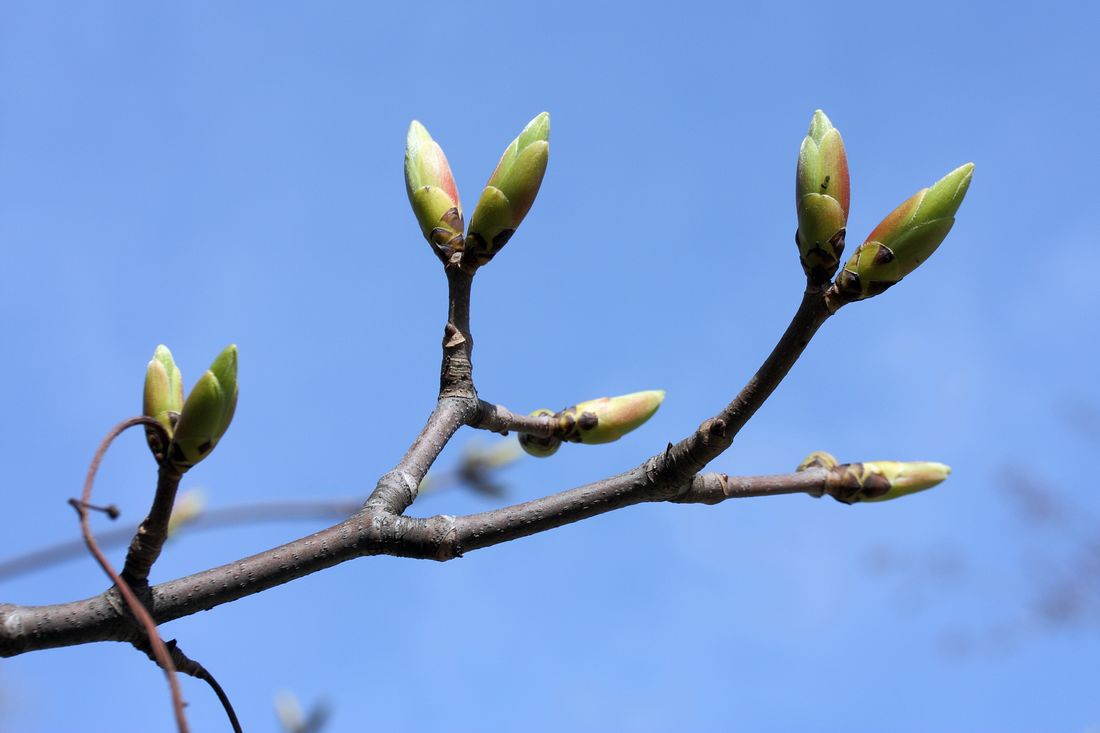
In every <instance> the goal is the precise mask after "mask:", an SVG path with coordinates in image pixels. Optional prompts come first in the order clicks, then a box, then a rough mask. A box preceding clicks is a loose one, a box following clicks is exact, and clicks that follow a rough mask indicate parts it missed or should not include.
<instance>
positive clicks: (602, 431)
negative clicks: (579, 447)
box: [560, 389, 665, 444]
mask: <svg viewBox="0 0 1100 733" xmlns="http://www.w3.org/2000/svg"><path fill="white" fill-rule="evenodd" d="M664 399H665V391H664V390H663V389H651V390H646V391H644V392H634V393H632V394H626V395H620V396H619V397H601V398H599V399H596V400H589V401H587V402H581V403H580V404H577V405H574V406H573V407H569V408H566V409H565V410H563V411H562V412H561V413H560V414H561V415H562V417H563V420H564V421H565V423H566V425H567V429H566V434H565V436H564V438H565V440H568V441H570V442H575V443H587V444H598V443H611V442H613V441H616V440H618V439H619V438H621V437H623V436H624V435H626V434H627V433H629V432H630V431H632V430H634V429H636V428H638V427H640V426H641V425H642V424H644V423H645V422H646V421H647V420H649V418H651V417H653V414H654V413H655V412H657V408H658V407H660V406H661V403H662V402H663V401H664Z"/></svg>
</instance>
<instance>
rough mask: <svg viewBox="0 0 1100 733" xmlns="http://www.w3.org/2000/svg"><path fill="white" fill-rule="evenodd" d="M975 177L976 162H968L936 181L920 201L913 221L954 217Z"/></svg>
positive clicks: (921, 221)
mask: <svg viewBox="0 0 1100 733" xmlns="http://www.w3.org/2000/svg"><path fill="white" fill-rule="evenodd" d="M973 177H974V164H973V163H967V164H965V165H960V166H959V167H958V168H956V169H955V170H953V171H951V172H950V173H948V174H947V175H946V176H944V177H943V178H941V179H940V180H938V181H936V182H935V183H934V184H932V187H931V188H929V189H928V192H927V193H926V194H925V196H924V199H923V200H922V201H921V202H920V207H919V208H918V209H917V211H916V213H915V214H914V215H913V222H914V223H915V224H923V223H925V222H929V221H933V220H935V219H946V218H949V217H954V216H955V214H956V213H957V212H958V210H959V207H960V206H962V202H963V199H964V198H965V197H966V192H967V191H968V190H969V189H970V179H971V178H973Z"/></svg>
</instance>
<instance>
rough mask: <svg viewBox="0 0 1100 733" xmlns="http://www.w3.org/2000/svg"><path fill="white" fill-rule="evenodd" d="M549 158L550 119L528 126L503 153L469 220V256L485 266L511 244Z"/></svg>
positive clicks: (542, 116) (538, 119) (543, 117)
mask: <svg viewBox="0 0 1100 733" xmlns="http://www.w3.org/2000/svg"><path fill="white" fill-rule="evenodd" d="M549 155H550V115H549V114H547V113H546V112H543V113H542V114H540V115H539V116H538V117H536V118H535V119H533V120H531V121H530V122H529V123H527V126H526V127H525V128H523V132H521V133H520V134H519V137H517V138H516V139H515V140H513V141H512V142H511V144H510V145H509V146H508V147H507V148H506V149H505V150H504V155H502V156H501V158H500V162H499V163H497V167H496V169H495V170H494V171H493V174H492V175H491V176H489V182H488V183H487V184H485V190H484V191H482V193H481V198H480V199H479V200H478V202H477V206H476V207H475V208H474V213H473V216H471V217H470V231H469V233H468V234H467V236H466V253H467V256H469V257H472V258H473V259H474V261H475V263H476V264H478V265H484V264H485V263H486V262H488V261H489V260H491V259H492V258H493V255H495V254H496V253H497V252H499V251H500V249H501V248H502V247H503V246H504V245H505V244H507V243H508V240H509V239H510V238H511V237H512V234H514V233H515V231H516V228H517V227H518V226H519V225H520V222H521V221H523V217H525V216H526V215H527V212H528V211H529V210H530V209H531V204H533V203H534V202H535V195H536V194H538V191H539V186H540V185H541V184H542V177H543V175H544V174H545V173H546V161H547V160H548V159H549Z"/></svg>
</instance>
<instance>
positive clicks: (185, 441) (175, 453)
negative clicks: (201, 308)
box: [168, 344, 237, 471]
mask: <svg viewBox="0 0 1100 733" xmlns="http://www.w3.org/2000/svg"><path fill="white" fill-rule="evenodd" d="M236 409H237V347H236V345H232V344H231V345H230V346H227V347H226V348H225V350H224V351H222V353H221V354H219V355H218V358H216V359H215V360H214V363H213V364H211V365H210V369H208V370H207V371H206V373H205V374H203V375H202V377H200V378H199V381H198V382H197V383H196V384H195V386H194V388H193V389H192V390H191V393H190V394H189V395H187V401H186V402H184V403H183V410H182V411H181V412H180V418H179V421H178V422H177V423H176V430H175V433H174V434H173V436H172V445H171V447H170V448H169V450H168V458H169V460H171V461H172V464H173V465H174V466H175V467H176V468H177V469H178V470H180V471H186V470H187V469H189V468H191V467H192V466H194V465H195V464H196V463H198V462H199V461H201V460H202V459H203V458H205V457H206V456H208V455H210V452H211V451H212V450H213V449H214V446H216V445H217V444H218V441H219V440H220V439H221V437H222V436H223V435H224V434H225V431H226V430H227V429H228V428H229V423H230V422H232V420H233V413H234V412H235V411H236Z"/></svg>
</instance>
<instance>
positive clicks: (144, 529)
mask: <svg viewBox="0 0 1100 733" xmlns="http://www.w3.org/2000/svg"><path fill="white" fill-rule="evenodd" d="M158 425H159V423H158ZM164 445H168V443H167V442H165V443H164ZM180 478H182V474H180V472H179V471H178V470H176V468H175V466H173V465H172V462H171V461H162V462H161V464H160V468H159V469H158V470H157V490H156V493H155V494H154V495H153V504H152V506H151V507H150V508H149V514H148V515H147V516H146V517H145V519H144V520H143V521H142V523H141V524H140V525H138V528H137V532H135V533H134V538H133V540H131V541H130V550H129V551H128V552H127V553H126V562H125V564H124V565H123V566H122V577H123V578H124V579H125V580H126V582H127V583H128V584H129V585H130V587H131V588H136V589H138V590H141V589H142V588H145V587H147V586H148V585H149V571H150V570H151V569H152V567H153V563H155V562H156V561H157V558H158V557H160V552H161V550H162V549H163V548H164V543H165V541H167V539H168V520H169V519H170V518H171V516H172V507H173V506H174V505H175V503H176V491H177V490H178V489H179V485H180Z"/></svg>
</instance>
